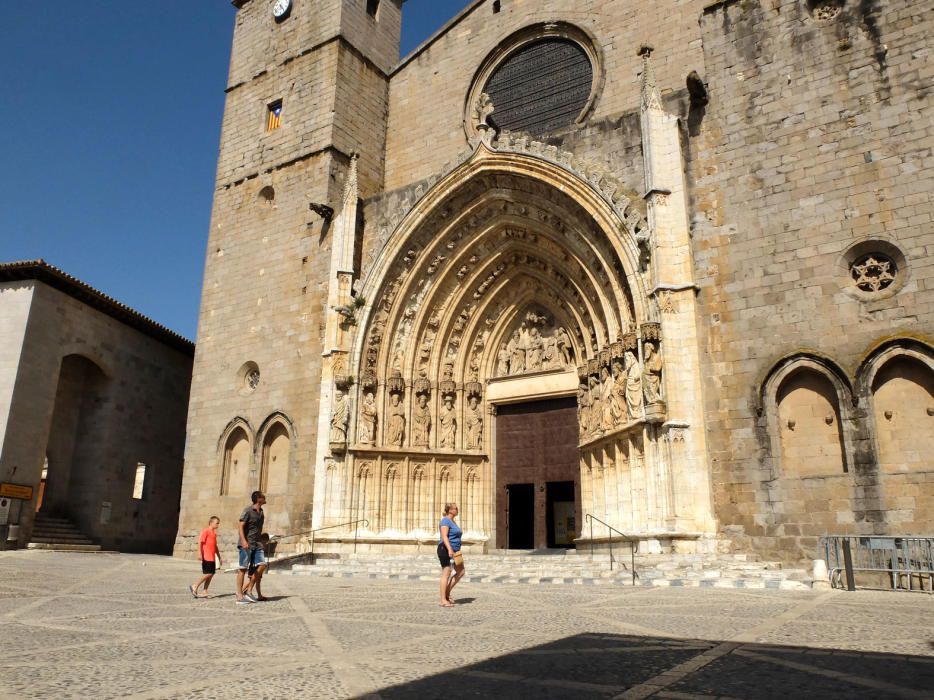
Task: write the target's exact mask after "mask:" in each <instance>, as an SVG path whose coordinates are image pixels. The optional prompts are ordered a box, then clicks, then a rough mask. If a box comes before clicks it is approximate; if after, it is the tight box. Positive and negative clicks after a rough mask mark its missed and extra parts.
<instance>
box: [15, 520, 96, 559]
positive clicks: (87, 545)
mask: <svg viewBox="0 0 934 700" xmlns="http://www.w3.org/2000/svg"><path fill="white" fill-rule="evenodd" d="M27 548H28V549H54V550H58V551H64V552H98V551H100V549H101V548H100V545H98V544H96V543H95V542H94V540H92V539H91V538H90V537H88V536H87V535H85V534H84V533H83V532H81V530H80V529H79V528H78V527H76V526H75V524H74V523H73V522H71V521H70V520H67V519H65V518H58V517H49V516H47V515H43V514H41V513H40V514H38V515H37V516H36V521H35V523H34V524H33V529H32V537H31V541H30V542H29V544H28V545H27Z"/></svg>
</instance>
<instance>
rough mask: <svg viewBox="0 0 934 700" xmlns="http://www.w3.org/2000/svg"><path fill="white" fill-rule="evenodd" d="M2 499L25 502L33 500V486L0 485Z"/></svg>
mask: <svg viewBox="0 0 934 700" xmlns="http://www.w3.org/2000/svg"><path fill="white" fill-rule="evenodd" d="M0 497H6V498H19V499H21V500H23V501H31V500H32V486H22V485H20V484H6V483H4V484H0Z"/></svg>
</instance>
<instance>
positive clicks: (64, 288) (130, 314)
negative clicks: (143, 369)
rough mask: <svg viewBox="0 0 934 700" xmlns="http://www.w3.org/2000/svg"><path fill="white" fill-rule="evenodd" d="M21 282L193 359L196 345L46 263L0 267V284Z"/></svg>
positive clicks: (20, 261) (1, 265) (11, 264)
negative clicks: (62, 295) (34, 283)
mask: <svg viewBox="0 0 934 700" xmlns="http://www.w3.org/2000/svg"><path fill="white" fill-rule="evenodd" d="M22 280H36V281H37V282H43V283H44V284H47V285H49V286H50V287H53V288H55V289H57V290H59V291H61V292H64V293H65V294H67V295H69V296H71V297H74V298H75V299H77V300H78V301H80V302H82V303H84V304H87V305H88V306H90V307H91V308H94V309H97V310H98V311H101V312H103V313H105V314H107V315H108V316H110V317H111V318H115V319H116V320H118V321H120V322H121V323H125V324H126V325H128V326H130V327H131V328H135V329H136V330H138V331H140V332H141V333H145V334H146V335H148V336H149V337H151V338H154V339H156V340H158V341H160V342H161V343H164V344H166V345H168V346H170V347H172V348H174V349H175V350H178V351H179V352H181V353H184V354H185V355H189V356H191V357H194V354H195V344H194V343H193V342H191V341H190V340H188V338H185V337H184V336H182V335H179V334H178V333H176V332H175V331H173V330H170V329H168V328H166V327H165V326H163V325H162V324H160V323H156V322H155V321H153V320H152V319H151V318H149V317H148V316H144V315H143V314H141V313H140V312H139V311H136V310H135V309H131V308H130V307H129V306H127V305H126V304H122V303H121V302H119V301H117V300H116V299H114V298H113V297H110V296H107V295H106V294H104V293H103V292H101V291H100V290H97V289H94V287H92V286H91V285H89V284H86V283H85V282H82V281H81V280H79V279H78V278H77V277H72V276H71V275H69V274H68V273H67V272H64V271H63V270H60V269H58V268H57V267H55V266H54V265H50V264H49V263H47V262H46V261H45V260H41V259H40V260H17V261H15V262H8V263H0V282H16V281H22Z"/></svg>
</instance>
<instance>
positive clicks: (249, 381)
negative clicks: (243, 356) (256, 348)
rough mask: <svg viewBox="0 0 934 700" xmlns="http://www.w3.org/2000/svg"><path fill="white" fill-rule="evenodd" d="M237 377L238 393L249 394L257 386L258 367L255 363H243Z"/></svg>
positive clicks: (258, 378) (258, 377)
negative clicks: (238, 381) (238, 382)
mask: <svg viewBox="0 0 934 700" xmlns="http://www.w3.org/2000/svg"><path fill="white" fill-rule="evenodd" d="M237 377H238V378H239V380H240V393H241V394H251V393H253V392H254V391H256V387H258V386H259V380H260V374H259V366H258V365H257V364H256V363H255V362H244V363H243V366H241V367H240V371H239V372H237Z"/></svg>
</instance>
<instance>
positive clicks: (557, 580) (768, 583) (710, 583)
mask: <svg viewBox="0 0 934 700" xmlns="http://www.w3.org/2000/svg"><path fill="white" fill-rule="evenodd" d="M313 568H314V567H312V569H313ZM274 573H276V574H278V575H291V576H318V577H322V578H365V579H371V580H386V581H437V580H438V576H439V572H437V571H436V572H435V573H433V574H416V573H409V574H388V573H373V572H351V571H339V570H327V571H313V570H310V571H289V570H285V571H279V572H274ZM464 581H465V582H466V583H504V584H509V583H517V584H520V583H530V584H550V585H613V586H631V585H632V577H631V575H628V576H613V577H594V578H590V577H585V576H516V575H508V574H500V575H486V576H480V575H470V574H468V575H466V576H465V577H464ZM636 585H637V586H642V587H670V588H750V589H767V588H768V589H777V590H810V588H811V587H810V585H809V582H807V581H796V580H789V579H779V578H775V579H760V578H734V577H730V578H719V577H718V578H706V579H701V578H697V579H681V578H659V579H653V580H648V581H647V580H643V579H641V578H637V579H636Z"/></svg>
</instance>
